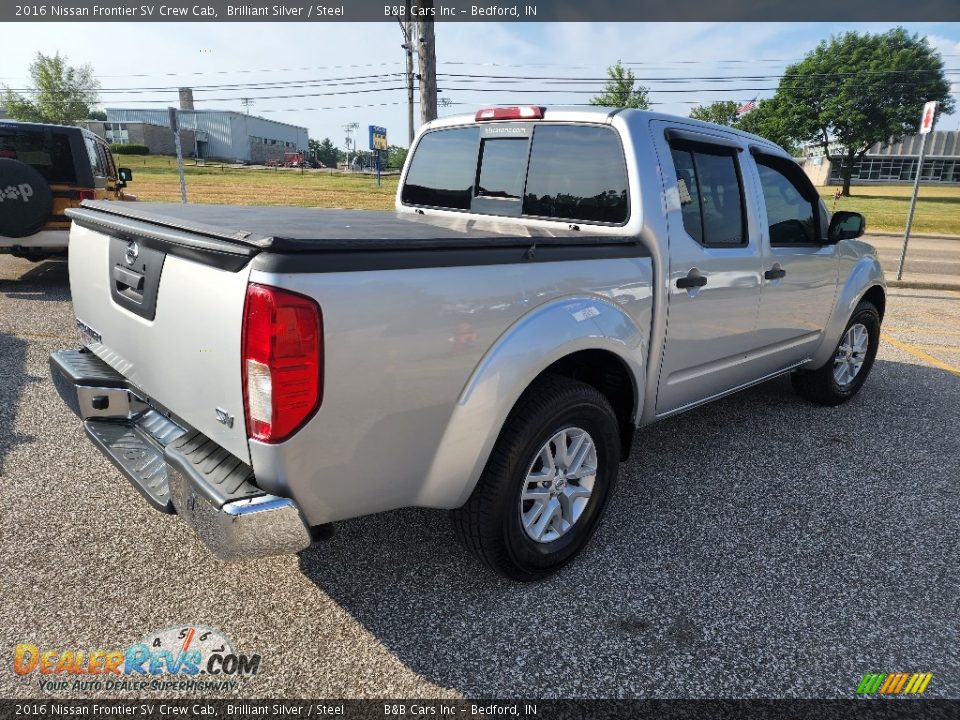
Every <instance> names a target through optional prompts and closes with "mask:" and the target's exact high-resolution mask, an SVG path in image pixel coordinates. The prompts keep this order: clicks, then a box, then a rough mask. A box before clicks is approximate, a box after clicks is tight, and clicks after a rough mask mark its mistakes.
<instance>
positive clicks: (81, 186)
mask: <svg viewBox="0 0 960 720" xmlns="http://www.w3.org/2000/svg"><path fill="white" fill-rule="evenodd" d="M132 179H133V174H132V173H131V172H130V170H129V169H128V168H119V169H118V168H117V165H116V163H115V162H114V160H113V155H112V153H111V152H110V146H109V145H107V143H106V141H104V140H103V139H102V138H100V137H98V136H96V135H94V134H93V133H92V132H90V131H89V130H86V129H84V128H79V127H70V126H66V125H46V124H40V123H26V122H15V121H12V120H0V253H11V254H13V255H16V256H17V257H25V258H29V259H31V260H40V259H42V258H45V257H50V256H52V255H62V254H64V253H65V252H66V250H67V239H68V237H69V230H70V220H69V219H68V218H67V216H66V215H64V211H65V210H66V209H67V208H69V207H77V206H78V205H80V203H81V202H82V201H84V200H135V199H136V198H135V197H133V196H132V195H127V194H125V193H124V192H123V188H124V187H126V184H127V183H128V182H129V181H130V180H132Z"/></svg>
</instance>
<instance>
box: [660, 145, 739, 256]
mask: <svg viewBox="0 0 960 720" xmlns="http://www.w3.org/2000/svg"><path fill="white" fill-rule="evenodd" d="M670 154H671V156H672V157H673V166H674V170H675V171H676V173H677V192H678V194H679V196H680V210H681V217H682V218H683V229H684V230H686V232H687V234H688V235H689V236H690V237H692V238H693V239H694V240H696V241H697V242H698V243H700V244H701V245H703V246H705V247H719V248H731V247H743V246H744V245H746V244H747V222H746V212H745V207H744V205H745V203H744V192H743V180H742V177H741V174H740V166H739V163H738V158H737V155H738V153H737V151H736V149H734V148H731V147H727V146H722V145H710V144H707V143H694V142H686V141H681V142H671V143H670Z"/></svg>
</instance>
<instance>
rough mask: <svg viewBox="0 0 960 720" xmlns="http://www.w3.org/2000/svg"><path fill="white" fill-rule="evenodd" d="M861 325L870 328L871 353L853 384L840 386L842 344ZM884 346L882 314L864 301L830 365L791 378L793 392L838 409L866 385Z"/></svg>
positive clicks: (846, 329)
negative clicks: (838, 362) (836, 366)
mask: <svg viewBox="0 0 960 720" xmlns="http://www.w3.org/2000/svg"><path fill="white" fill-rule="evenodd" d="M858 323H859V324H861V325H863V326H864V327H865V328H866V329H867V352H866V354H865V356H864V360H863V365H862V366H861V367H860V371H859V372H858V373H857V374H856V376H855V377H854V378H853V381H852V382H850V383H847V384H845V385H840V384H839V383H838V382H837V380H836V379H835V378H834V374H833V366H834V359H835V357H836V355H837V352H838V350H839V349H840V345H841V344H842V343H843V337H844V336H846V334H847V331H848V330H849V329H850V328H851V327H853V326H854V325H856V324H858ZM879 346H880V313H879V312H877V308H876V307H874V306H873V303H871V302H868V301H866V300H863V301H861V302H860V304H859V305H857V307H856V308H855V309H854V311H853V314H852V315H851V316H850V321H849V322H848V323H847V326H846V327H845V328H844V330H843V335H842V336H841V339H840V342H839V343H837V347H836V348H835V349H834V352H833V356H831V358H830V360H828V361H827V363H826V364H825V365H824V366H823V367H821V368H818V369H817V370H798V371H796V372H794V373H793V374H792V375H791V376H790V381H791V383H792V384H793V389H794V390H795V391H796V392H797V394H798V395H800V397H802V398H805V399H806V400H809V401H811V402H814V403H817V404H818V405H829V406H836V405H841V404H843V403H845V402H846V401H847V400H849V399H850V398H852V397H853V396H854V395H856V394H857V393H858V392H859V391H860V388H861V387H863V383H864V382H866V380H867V376H868V375H869V374H870V369H871V368H872V367H873V361H874V360H875V359H876V357H877V348H878V347H879Z"/></svg>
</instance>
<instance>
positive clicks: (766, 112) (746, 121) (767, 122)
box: [733, 97, 798, 154]
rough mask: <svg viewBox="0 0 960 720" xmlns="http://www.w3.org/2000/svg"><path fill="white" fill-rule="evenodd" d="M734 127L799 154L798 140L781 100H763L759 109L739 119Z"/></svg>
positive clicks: (758, 105) (774, 98)
mask: <svg viewBox="0 0 960 720" xmlns="http://www.w3.org/2000/svg"><path fill="white" fill-rule="evenodd" d="M733 126H734V127H735V128H737V129H739V130H743V131H744V132H748V133H753V134H754V135H759V136H760V137H762V138H766V139H767V140H769V141H770V142H773V143H776V144H777V145H779V146H780V147H782V148H783V149H784V150H786V151H787V152H788V153H791V154H793V153H796V152H797V149H798V148H797V140H796V138H795V137H794V134H793V131H792V128H791V125H790V123H789V122H788V121H787V120H786V118H785V116H784V114H783V113H782V111H781V106H780V100H779V99H778V98H776V97H772V98H770V99H769V100H761V101H759V102H758V103H757V107H756V108H754V109H753V110H750V111H749V112H745V113H744V114H743V115H740V116H739V117H737V120H736V122H735V123H734V124H733Z"/></svg>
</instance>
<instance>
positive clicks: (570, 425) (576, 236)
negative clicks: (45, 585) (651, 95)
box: [50, 106, 886, 580]
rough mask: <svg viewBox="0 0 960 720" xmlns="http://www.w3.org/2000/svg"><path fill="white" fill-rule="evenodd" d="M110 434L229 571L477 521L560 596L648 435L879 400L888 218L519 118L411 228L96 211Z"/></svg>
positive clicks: (105, 424)
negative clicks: (445, 520)
mask: <svg viewBox="0 0 960 720" xmlns="http://www.w3.org/2000/svg"><path fill="white" fill-rule="evenodd" d="M69 214H70V216H71V218H72V219H73V228H72V231H71V237H70V259H69V269H70V283H71V289H72V293H73V303H74V308H75V313H76V317H77V325H78V327H79V329H80V332H81V334H82V336H83V343H84V344H83V347H82V348H80V349H72V350H64V351H59V352H56V353H54V354H53V355H52V356H51V358H50V364H51V371H52V375H53V378H54V381H55V382H56V384H57V387H58V389H59V391H60V393H61V395H62V397H63V399H64V400H65V401H66V402H67V403H68V404H69V405H70V406H71V407H72V408H73V410H74V411H75V412H76V413H77V414H78V415H79V416H80V418H81V419H82V422H83V426H84V428H85V430H86V432H87V434H88V435H89V437H90V439H91V440H92V441H93V442H94V443H96V444H97V445H98V446H99V447H100V449H101V450H102V451H103V452H104V454H105V455H106V456H107V457H108V458H109V459H110V460H111V461H113V463H114V464H115V465H116V466H117V467H118V468H119V469H120V470H121V471H122V472H123V473H124V474H125V475H126V476H127V477H128V478H129V479H130V480H131V481H132V483H133V485H134V486H135V487H136V488H137V489H138V490H139V491H140V492H141V493H142V494H143V495H144V497H145V498H146V499H147V500H148V501H149V502H150V503H152V504H153V505H154V506H155V507H157V508H158V509H160V510H162V511H166V512H175V513H177V514H179V515H180V517H181V518H183V520H184V521H186V522H187V523H189V524H190V525H191V526H192V527H193V528H194V529H195V530H196V533H197V534H198V535H199V536H200V538H202V539H203V540H204V541H205V542H206V543H207V544H208V545H209V546H210V548H211V549H212V550H213V551H214V552H215V553H216V554H217V555H218V556H220V557H222V558H228V559H238V558H245V557H252V556H258V555H267V554H276V553H285V552H297V551H300V550H302V549H304V548H306V547H307V546H309V545H310V544H311V542H312V541H313V539H314V538H315V537H316V534H317V533H318V528H321V527H322V526H325V525H326V524H328V523H331V522H334V521H337V520H342V519H345V518H351V517H356V516H359V515H364V514H368V513H376V512H380V511H385V510H390V509H394V508H400V507H404V506H421V507H430V508H445V509H449V510H451V511H452V515H453V520H454V525H455V528H456V530H457V533H458V535H459V536H460V537H461V539H462V540H463V542H464V544H465V545H466V546H467V547H468V548H469V549H470V550H471V551H472V552H473V553H474V554H475V555H477V557H479V558H480V559H481V560H482V561H484V562H485V563H486V564H488V565H489V566H490V567H491V568H493V569H494V570H496V571H498V572H500V573H502V574H504V575H506V576H508V577H510V578H514V579H517V580H532V579H536V578H540V577H543V576H545V575H548V574H549V573H551V572H553V571H555V570H557V569H558V568H559V567H561V566H562V565H563V564H564V563H566V562H568V561H569V560H571V558H573V557H574V556H575V555H576V554H577V553H578V551H580V550H581V549H582V548H583V546H584V544H585V543H586V542H587V541H588V540H589V539H590V537H591V535H592V534H593V532H594V530H595V529H596V526H597V523H598V521H599V520H600V517H601V515H602V514H603V511H604V507H605V505H606V504H607V502H608V500H609V498H610V497H611V491H612V489H613V486H614V482H615V480H616V477H617V472H618V466H619V463H620V462H621V461H623V460H624V459H626V458H627V456H628V453H629V452H630V451H631V447H635V448H636V450H637V451H638V452H642V448H643V442H644V441H643V434H642V433H638V432H637V429H638V428H640V427H642V426H644V425H647V424H649V423H652V422H655V421H656V420H659V419H661V418H665V417H668V416H671V415H674V414H676V413H680V412H683V411H685V410H689V409H691V408H694V407H696V406H698V405H700V404H702V403H705V402H709V401H710V400H714V399H716V398H719V397H722V396H724V395H727V394H729V393H732V392H735V391H737V390H739V389H742V388H745V387H747V386H750V385H753V384H755V383H759V382H763V381H764V380H768V379H770V378H773V377H776V376H778V375H781V374H784V373H791V376H792V379H793V385H794V387H795V388H796V390H797V392H799V393H800V394H801V395H802V396H803V397H805V398H808V399H810V400H811V401H813V402H816V403H820V404H823V405H837V404H839V403H842V402H844V401H846V400H848V399H849V398H851V397H852V396H853V395H855V394H856V393H857V392H858V391H859V390H860V388H861V386H862V385H863V383H864V381H865V379H866V377H867V375H868V373H869V372H870V368H871V365H872V363H873V360H874V357H875V355H876V352H877V344H878V341H879V336H880V323H881V320H882V318H883V312H884V306H885V303H886V294H885V289H884V279H883V275H882V273H881V270H880V265H879V264H878V262H877V258H876V254H875V252H874V250H873V249H872V248H871V247H870V246H869V245H867V244H865V243H863V242H861V241H859V240H857V239H856V238H858V237H859V236H860V235H862V233H863V230H864V219H863V217H862V216H861V215H859V214H856V213H846V212H842V213H841V212H837V213H834V214H833V216H832V217H831V216H830V214H829V213H828V212H827V209H826V207H825V206H824V204H823V203H822V202H821V200H820V198H819V196H818V194H817V192H816V190H815V189H814V187H813V186H812V185H811V184H810V182H809V181H808V179H807V178H806V176H805V175H804V173H803V172H802V170H801V169H800V168H799V166H798V165H797V164H796V163H795V162H794V161H793V160H792V159H791V158H790V157H789V155H787V154H786V153H785V152H784V151H783V150H782V149H781V148H779V147H777V146H775V145H773V144H771V143H770V142H768V141H766V140H763V139H762V138H759V137H755V136H752V135H747V134H744V133H741V132H737V131H735V130H731V129H729V128H723V127H718V126H714V125H710V124H707V123H702V122H698V121H695V120H690V119H687V118H677V117H671V116H667V115H661V114H656V113H651V112H642V111H635V110H614V109H599V108H598V109H590V110H584V109H573V110H571V109H563V108H558V109H546V108H542V107H536V106H534V107H516V108H494V109H489V110H482V111H480V112H478V113H477V114H476V115H470V116H461V117H453V118H444V119H442V120H439V121H435V122H432V123H429V124H428V125H426V126H425V127H424V128H423V129H422V131H421V132H420V134H419V136H418V137H417V140H416V143H415V145H414V147H413V148H412V152H411V153H410V157H409V158H408V160H407V163H406V166H405V168H404V171H403V174H402V176H401V180H400V186H399V189H398V192H397V199H396V212H361V211H346V210H314V209H295V208H263V207H232V206H203V205H164V204H151V203H131V204H125V203H106V202H87V203H85V204H84V206H83V207H81V208H78V209H75V210H72V211H70V213H69Z"/></svg>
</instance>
